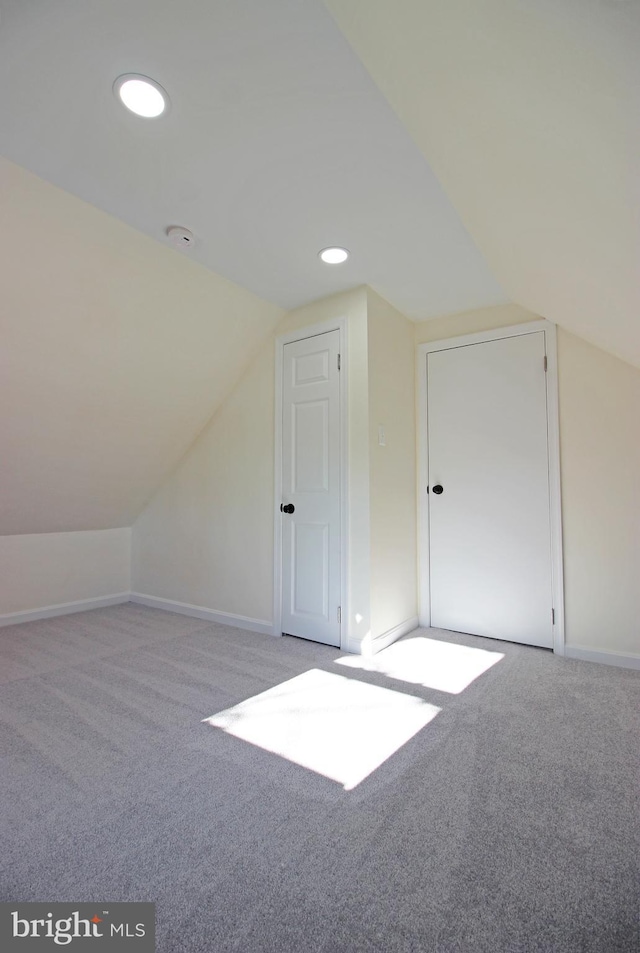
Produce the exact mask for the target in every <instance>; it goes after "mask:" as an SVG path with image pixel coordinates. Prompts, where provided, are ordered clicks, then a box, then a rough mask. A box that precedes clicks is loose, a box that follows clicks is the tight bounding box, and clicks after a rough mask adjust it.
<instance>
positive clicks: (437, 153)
mask: <svg viewBox="0 0 640 953" xmlns="http://www.w3.org/2000/svg"><path fill="white" fill-rule="evenodd" d="M326 2H327V6H328V7H329V8H330V9H331V11H332V13H333V14H334V16H335V18H336V22H337V23H338V24H339V25H340V27H341V29H342V30H343V31H344V34H345V35H346V36H347V37H348V39H349V40H350V42H351V43H352V45H353V48H354V49H355V50H356V51H357V52H358V54H359V56H360V57H361V59H362V62H363V63H364V65H365V66H366V67H367V69H368V71H369V73H370V75H371V76H372V77H373V78H374V79H375V81H376V83H377V84H378V86H379V88H380V89H381V90H382V92H384V94H385V96H386V97H387V99H388V101H389V103H390V104H391V105H392V106H393V108H394V110H395V112H396V114H397V115H398V117H399V118H400V119H401V120H402V122H403V124H404V125H405V127H406V128H407V129H408V131H409V132H410V133H411V135H412V137H413V139H414V141H415V142H416V143H417V145H418V146H419V147H420V149H421V151H422V153H423V155H424V156H425V158H427V159H428V161H429V163H430V166H431V168H432V169H433V170H434V172H435V174H436V175H437V177H438V180H439V181H440V182H441V184H442V185H443V186H444V189H445V191H446V193H447V195H448V197H449V198H450V199H451V201H452V202H453V204H454V206H455V207H456V209H457V211H458V212H459V214H460V217H461V218H462V221H463V222H464V224H465V226H466V227H467V229H468V230H469V233H470V234H471V236H472V237H473V239H474V241H475V243H476V245H477V246H478V248H479V249H480V251H481V252H482V254H483V256H484V258H485V260H486V261H487V262H488V264H489V266H490V267H491V270H492V272H493V274H494V275H495V277H496V278H497V279H498V281H499V282H500V284H501V286H502V287H503V288H504V289H505V290H506V291H507V293H508V295H509V297H510V298H511V299H512V300H513V301H515V302H517V303H518V304H520V305H522V306H524V307H526V308H529V309H530V310H532V311H534V312H536V313H538V314H542V315H544V317H546V318H548V319H550V320H552V321H555V322H557V323H558V324H560V325H563V326H565V327H567V328H569V329H570V330H572V331H574V332H576V333H577V334H579V335H581V336H583V337H586V338H587V339H589V340H591V341H592V342H594V343H596V344H598V345H600V346H601V347H603V348H605V349H607V350H609V351H611V352H613V353H614V354H617V355H618V356H619V357H622V358H623V359H625V360H627V361H629V362H631V363H634V364H636V365H640V188H639V186H638V183H639V181H640V179H639V175H638V170H639V166H640V3H638V0H561V2H558V0H527V2H520V0H447V2H446V3H442V2H440V0H394V2H393V3H389V2H387V0H326Z"/></svg>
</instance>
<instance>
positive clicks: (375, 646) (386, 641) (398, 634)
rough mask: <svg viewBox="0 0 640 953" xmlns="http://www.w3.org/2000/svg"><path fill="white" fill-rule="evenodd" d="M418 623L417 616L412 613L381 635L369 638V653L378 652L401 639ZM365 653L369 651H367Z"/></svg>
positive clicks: (375, 653)
mask: <svg viewBox="0 0 640 953" xmlns="http://www.w3.org/2000/svg"><path fill="white" fill-rule="evenodd" d="M418 625H419V623H418V616H417V615H414V616H413V617H412V618H411V619H406V620H405V621H404V622H401V623H400V624H399V625H394V627H393V628H392V629H388V630H387V631H386V632H383V633H382V635H377V636H376V637H375V639H372V640H371V655H377V654H378V652H381V651H382V650H383V649H386V648H387V646H389V645H391V644H392V643H393V642H397V640H398V639H401V638H402V636H403V635H407V633H408V632H413V630H414V629H417V628H418ZM367 654H369V653H368V652H367Z"/></svg>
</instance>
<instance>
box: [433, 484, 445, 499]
mask: <svg viewBox="0 0 640 953" xmlns="http://www.w3.org/2000/svg"><path fill="white" fill-rule="evenodd" d="M443 490H444V487H443V485H442V483H436V485H435V486H434V488H433V492H434V493H436V494H437V495H438V496H440V494H441V493H442V491H443Z"/></svg>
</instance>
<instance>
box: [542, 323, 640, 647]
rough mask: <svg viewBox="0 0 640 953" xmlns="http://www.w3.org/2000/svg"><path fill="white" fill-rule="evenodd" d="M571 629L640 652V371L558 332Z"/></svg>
mask: <svg viewBox="0 0 640 953" xmlns="http://www.w3.org/2000/svg"><path fill="white" fill-rule="evenodd" d="M558 362H559V367H560V381H559V383H560V455H561V466H562V498H563V526H564V533H563V536H564V579H565V600H566V635H567V643H568V644H569V645H577V646H582V647H585V648H590V649H599V650H601V651H610V652H622V653H631V654H639V655H640V371H639V370H637V369H636V368H635V367H632V366H631V365H630V364H625V362H624V361H620V360H618V359H617V358H615V357H612V356H611V355H609V354H606V353H605V352H604V351H601V350H600V349H599V348H596V347H593V345H591V344H587V342H586V341H583V340H582V339H581V338H578V337H575V336H574V335H573V334H569V333H567V332H566V331H563V330H560V331H559V333H558Z"/></svg>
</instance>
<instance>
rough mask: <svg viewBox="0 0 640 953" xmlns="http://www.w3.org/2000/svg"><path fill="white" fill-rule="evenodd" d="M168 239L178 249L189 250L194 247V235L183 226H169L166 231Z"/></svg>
mask: <svg viewBox="0 0 640 953" xmlns="http://www.w3.org/2000/svg"><path fill="white" fill-rule="evenodd" d="M166 235H167V238H168V239H169V241H170V242H171V244H172V245H175V246H176V248H189V247H190V246H191V245H193V242H194V235H193V232H190V231H189V229H188V228H183V227H182V225H169V227H168V228H167V231H166Z"/></svg>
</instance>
